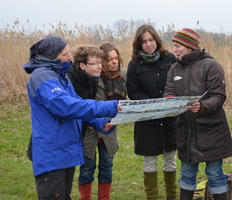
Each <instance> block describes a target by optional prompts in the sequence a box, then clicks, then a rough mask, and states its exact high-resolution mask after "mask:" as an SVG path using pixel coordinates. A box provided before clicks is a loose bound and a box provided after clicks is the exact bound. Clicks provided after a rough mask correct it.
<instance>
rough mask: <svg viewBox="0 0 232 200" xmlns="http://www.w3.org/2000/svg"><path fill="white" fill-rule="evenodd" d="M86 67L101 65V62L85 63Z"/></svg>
mask: <svg viewBox="0 0 232 200" xmlns="http://www.w3.org/2000/svg"><path fill="white" fill-rule="evenodd" d="M86 64H87V65H102V62H95V63H86Z"/></svg>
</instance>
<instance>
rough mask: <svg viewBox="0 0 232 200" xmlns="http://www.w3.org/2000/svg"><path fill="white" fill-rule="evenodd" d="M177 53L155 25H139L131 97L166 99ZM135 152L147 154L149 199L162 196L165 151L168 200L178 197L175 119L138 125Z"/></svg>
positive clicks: (129, 78)
mask: <svg viewBox="0 0 232 200" xmlns="http://www.w3.org/2000/svg"><path fill="white" fill-rule="evenodd" d="M175 62H176V58H175V56H174V55H173V54H172V53H170V52H168V51H167V50H166V49H165V48H164V47H163V44H162V40H161V38H160V36H159V35H158V34H157V32H156V31H155V29H154V28H153V27H152V26H151V25H142V26H141V27H139V28H138V30H137V32H136V35H135V38H134V41H133V54H132V60H131V61H130V62H129V65H128V71H127V91H128V96H129V98H130V99H131V100H139V99H151V98H162V97H163V91H164V87H165V84H166V78H167V72H168V70H169V68H170V66H171V64H173V63H175ZM134 145H135V153H136V154H138V155H142V156H144V167H143V171H144V186H145V192H146V195H147V199H158V186H157V158H158V155H160V154H163V161H164V162H163V173H164V182H165V187H166V196H167V199H168V200H175V199H176V198H175V197H176V189H177V184H176V133H175V119H174V118H163V119H155V120H149V121H143V122H136V123H135V125H134Z"/></svg>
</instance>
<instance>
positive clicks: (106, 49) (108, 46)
mask: <svg viewBox="0 0 232 200" xmlns="http://www.w3.org/2000/svg"><path fill="white" fill-rule="evenodd" d="M100 49H101V50H102V51H103V55H104V58H103V61H102V71H103V72H105V71H108V69H107V62H108V59H109V54H108V53H109V52H110V51H112V50H115V51H116V53H117V54H118V60H119V63H118V69H119V71H120V70H121V67H122V65H123V60H122V57H121V54H120V52H119V50H118V48H117V47H116V46H115V45H113V44H112V43H108V42H106V43H103V44H102V45H101V46H100Z"/></svg>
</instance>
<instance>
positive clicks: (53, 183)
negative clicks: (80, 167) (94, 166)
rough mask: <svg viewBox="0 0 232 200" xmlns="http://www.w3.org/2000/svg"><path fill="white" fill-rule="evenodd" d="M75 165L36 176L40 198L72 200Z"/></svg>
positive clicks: (42, 199)
mask: <svg viewBox="0 0 232 200" xmlns="http://www.w3.org/2000/svg"><path fill="white" fill-rule="evenodd" d="M74 172H75V167H71V168H67V169H60V170H54V171H51V172H46V173H44V174H40V175H38V176H36V177H35V181H36V189H37V194H38V199H39V200H71V197H70V194H71V191H72V183H73V177H74Z"/></svg>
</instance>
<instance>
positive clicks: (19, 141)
mask: <svg viewBox="0 0 232 200" xmlns="http://www.w3.org/2000/svg"><path fill="white" fill-rule="evenodd" d="M0 110H1V112H0V154H1V157H0V199H1V200H35V199H37V195H36V189H35V181H34V177H33V173H32V166H31V162H30V160H29V159H28V158H27V155H26V149H27V145H28V141H29V138H30V133H31V122H30V108H29V106H19V105H10V106H9V105H0ZM229 123H230V125H231V121H229ZM118 130H119V131H118V132H119V133H118V141H119V146H120V149H119V151H118V152H117V153H116V155H115V157H114V171H113V174H114V176H113V180H114V181H113V183H112V190H111V200H141V199H145V194H144V189H143V169H142V167H143V157H142V156H138V155H135V154H134V142H133V124H132V123H128V124H121V125H119V126H118ZM231 163H232V159H231V158H227V159H225V160H224V166H223V168H224V171H225V172H232V170H231ZM177 165H178V172H177V179H179V177H180V170H179V169H180V161H179V160H178V159H177ZM158 168H159V173H158V183H159V191H160V192H159V193H160V198H159V199H161V200H162V199H163V200H164V199H166V198H165V192H164V183H163V172H162V156H159V162H158ZM204 168H205V164H204V163H201V164H200V166H199V173H198V179H197V181H198V182H201V181H203V180H206V176H205V174H204ZM78 171H79V167H77V168H76V173H75V177H74V182H73V190H72V198H73V199H78V198H79V192H78V184H77V178H78ZM97 189H98V188H97V171H96V173H95V181H94V183H93V199H97Z"/></svg>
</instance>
